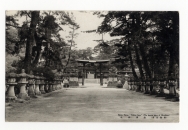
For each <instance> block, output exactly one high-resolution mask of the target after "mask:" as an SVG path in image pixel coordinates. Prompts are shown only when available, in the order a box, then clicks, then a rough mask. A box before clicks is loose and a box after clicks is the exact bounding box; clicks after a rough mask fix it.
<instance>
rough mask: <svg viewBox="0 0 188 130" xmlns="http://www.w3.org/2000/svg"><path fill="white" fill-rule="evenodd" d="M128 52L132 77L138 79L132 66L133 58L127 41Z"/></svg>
mask: <svg viewBox="0 0 188 130" xmlns="http://www.w3.org/2000/svg"><path fill="white" fill-rule="evenodd" d="M128 54H129V59H130V62H131V69H132V72H133V76H134V78H136V79H138V76H137V74H136V72H135V67H134V64H133V59H132V55H131V47H130V44H129V43H128Z"/></svg>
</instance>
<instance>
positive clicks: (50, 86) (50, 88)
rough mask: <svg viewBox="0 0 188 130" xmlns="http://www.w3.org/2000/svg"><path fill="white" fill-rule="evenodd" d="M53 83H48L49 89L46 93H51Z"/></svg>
mask: <svg viewBox="0 0 188 130" xmlns="http://www.w3.org/2000/svg"><path fill="white" fill-rule="evenodd" d="M52 87H53V83H52V81H49V89H48V92H52V91H53V88H52Z"/></svg>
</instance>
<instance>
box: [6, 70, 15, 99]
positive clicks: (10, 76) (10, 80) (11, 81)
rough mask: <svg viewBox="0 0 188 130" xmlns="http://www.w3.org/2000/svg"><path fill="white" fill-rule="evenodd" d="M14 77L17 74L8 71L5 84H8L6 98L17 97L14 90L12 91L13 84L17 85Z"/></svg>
mask: <svg viewBox="0 0 188 130" xmlns="http://www.w3.org/2000/svg"><path fill="white" fill-rule="evenodd" d="M16 77H17V74H15V73H9V74H8V75H7V78H8V81H7V85H9V87H8V89H7V95H6V100H12V99H13V100H15V99H17V97H16V96H15V91H14V87H15V85H17V83H16Z"/></svg>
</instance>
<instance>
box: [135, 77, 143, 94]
mask: <svg viewBox="0 0 188 130" xmlns="http://www.w3.org/2000/svg"><path fill="white" fill-rule="evenodd" d="M141 85H142V81H141V79H139V80H137V86H136V92H140V87H141Z"/></svg>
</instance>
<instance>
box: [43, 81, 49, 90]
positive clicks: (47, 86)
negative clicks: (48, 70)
mask: <svg viewBox="0 0 188 130" xmlns="http://www.w3.org/2000/svg"><path fill="white" fill-rule="evenodd" d="M44 82H45V85H44V91H45V92H46V93H48V92H49V82H48V80H47V79H46V78H45V80H44Z"/></svg>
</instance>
